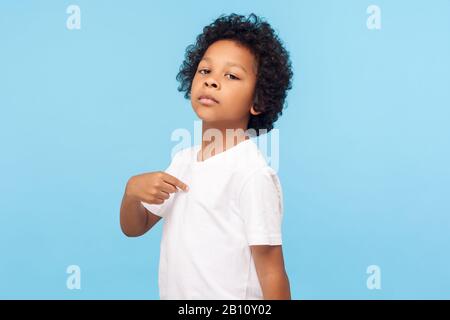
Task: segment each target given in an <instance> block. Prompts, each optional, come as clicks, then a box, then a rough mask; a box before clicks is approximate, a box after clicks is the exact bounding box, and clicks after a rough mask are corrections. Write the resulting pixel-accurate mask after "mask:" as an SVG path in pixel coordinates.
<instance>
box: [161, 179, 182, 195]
mask: <svg viewBox="0 0 450 320" xmlns="http://www.w3.org/2000/svg"><path fill="white" fill-rule="evenodd" d="M161 190H162V191H164V192H167V193H174V192H177V191H178V189H177V187H175V186H173V185H172V184H170V183H167V182H165V181H163V182H162V186H161Z"/></svg>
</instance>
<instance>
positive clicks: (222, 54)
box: [202, 40, 256, 69]
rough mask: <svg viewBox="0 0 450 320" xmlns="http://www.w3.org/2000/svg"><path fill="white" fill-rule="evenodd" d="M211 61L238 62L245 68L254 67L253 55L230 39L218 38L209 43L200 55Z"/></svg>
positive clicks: (203, 58)
mask: <svg viewBox="0 0 450 320" xmlns="http://www.w3.org/2000/svg"><path fill="white" fill-rule="evenodd" d="M202 60H205V61H206V62H211V63H224V64H240V65H242V66H243V67H244V68H246V69H251V68H254V67H255V65H256V64H255V57H254V55H253V54H252V53H251V51H250V50H249V49H248V48H246V47H245V46H243V45H240V44H238V43H236V42H235V41H231V40H219V41H216V42H214V43H213V44H211V45H210V46H209V47H208V49H207V50H206V52H205V54H204V55H203V57H202Z"/></svg>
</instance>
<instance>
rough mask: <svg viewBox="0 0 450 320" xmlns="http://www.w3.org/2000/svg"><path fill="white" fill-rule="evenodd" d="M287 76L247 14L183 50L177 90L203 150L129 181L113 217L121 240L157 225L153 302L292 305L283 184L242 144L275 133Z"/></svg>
mask: <svg viewBox="0 0 450 320" xmlns="http://www.w3.org/2000/svg"><path fill="white" fill-rule="evenodd" d="M291 78H292V71H291V64H290V61H289V55H288V53H287V51H286V50H285V49H284V47H283V45H282V44H281V41H280V40H279V38H278V37H277V36H276V35H275V33H274V31H273V29H272V28H271V27H270V25H269V24H268V23H267V22H264V21H262V20H261V19H260V18H259V17H257V16H255V15H254V14H251V15H249V16H248V17H245V16H240V15H236V14H231V15H229V16H221V17H219V18H218V19H217V20H215V21H214V22H213V23H212V24H211V25H209V26H206V27H205V28H204V29H203V33H202V34H200V35H199V36H198V37H197V41H196V44H195V45H191V46H189V47H188V48H187V51H186V58H185V61H184V62H183V64H182V66H181V68H180V71H179V73H178V75H177V80H178V81H179V82H180V87H179V88H178V90H179V91H181V92H185V97H186V98H187V99H190V100H191V104H192V107H193V109H194V111H195V113H196V114H197V116H198V117H199V118H200V119H202V142H201V145H198V146H193V147H190V148H185V149H183V150H180V151H178V152H177V153H176V154H175V155H174V157H173V159H172V161H171V163H170V165H169V167H168V168H167V169H166V170H165V172H150V173H144V174H141V175H137V176H134V177H131V178H130V179H129V181H128V183H127V186H126V189H125V194H124V197H123V200H122V205H121V210H120V221H121V228H122V230H123V232H124V233H125V234H126V235H127V236H133V237H134V236H140V235H142V234H144V233H146V232H147V231H148V230H150V229H151V228H152V227H153V226H154V225H155V224H156V223H157V222H158V221H159V220H160V219H161V218H163V222H164V225H163V235H162V240H161V253H160V254H161V256H160V265H159V289H160V297H161V299H290V298H291V296H290V288H289V281H288V277H287V275H286V271H285V267H284V260H283V254H282V247H281V244H282V241H281V221H282V215H283V200H282V191H281V185H280V182H279V179H278V177H277V174H276V172H275V171H274V170H273V169H272V168H271V167H269V166H268V164H267V163H266V161H265V159H264V157H263V156H262V154H261V153H260V152H259V150H258V148H257V146H256V144H255V143H254V142H253V141H252V139H250V138H249V136H250V135H252V134H251V133H249V132H256V135H259V130H261V129H265V130H267V131H270V130H271V129H272V128H273V123H274V122H275V121H276V120H277V118H278V116H279V115H281V114H282V109H283V105H284V101H285V98H286V94H287V90H289V89H290V88H291ZM253 135H255V134H253ZM235 139H236V140H237V141H236V142H235ZM179 189H180V190H179Z"/></svg>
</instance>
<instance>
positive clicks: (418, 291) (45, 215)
mask: <svg viewBox="0 0 450 320" xmlns="http://www.w3.org/2000/svg"><path fill="white" fill-rule="evenodd" d="M70 4H75V5H79V6H80V9H81V29H80V30H68V29H67V28H66V20H67V18H68V16H69V15H68V14H67V13H66V9H67V7H68V6H69V5H70ZM371 4H375V5H378V6H379V7H380V8H381V23H382V28H381V30H369V29H368V28H367V27H366V20H367V18H368V16H369V14H367V13H366V9H367V7H368V6H369V5H371ZM231 12H236V13H241V14H248V13H250V12H255V13H256V14H258V15H261V16H263V17H265V18H266V19H267V20H268V21H269V23H271V25H272V26H273V27H274V29H275V30H276V31H277V32H279V34H280V37H281V38H282V39H283V40H284V42H285V44H286V47H287V49H288V50H289V51H290V53H291V59H292V62H293V67H294V74H295V77H294V83H293V85H294V86H293V89H292V90H291V91H290V93H289V96H288V107H287V109H286V110H285V111H284V113H283V116H282V117H281V118H280V120H279V121H278V122H277V125H276V127H277V128H279V129H280V140H281V146H280V168H279V177H280V180H281V182H282V186H283V191H284V199H285V217H284V219H285V220H284V225H283V241H284V244H283V248H284V254H285V261H286V268H287V272H288V275H289V279H290V283H291V290H292V297H293V298H294V299H313V298H323V299H349V298H356V299H380V298H382V299H394V298H399V299H412V298H414V299H420V298H425V299H430V298H438V299H442V298H450V250H449V244H450V217H449V216H450V215H449V213H450V200H449V194H450V193H449V185H450V166H449V163H450V128H449V122H450V121H449V120H450V111H449V107H450V85H449V84H450V1H446V0H435V1H432V2H430V1H423V0H422V1H376V2H371V1H361V0H359V1H357V0H353V1H349V0H348V1H339V2H338V1H331V0H330V1H260V0H258V1H241V0H239V1H226V2H224V1H222V2H211V1H117V2H112V1H98V0H97V1H46V2H42V1H39V2H38V1H2V2H1V3H0V41H1V43H0V46H1V47H0V48H1V49H0V110H1V114H0V139H1V157H0V175H1V179H0V210H1V211H0V298H25V299H34V298H40V299H42V298H43V299H46V298H58V299H78V298H83V299H91V298H101V299H109V298H113V299H118V298H125V299H128V298H137V299H158V297H159V296H158V287H157V270H158V259H159V240H160V236H161V224H158V225H157V226H156V227H155V229H153V230H152V231H150V232H149V233H148V234H146V235H145V236H143V237H140V238H134V239H131V238H127V237H125V236H124V235H123V234H122V233H121V230H120V227H119V207H120V202H121V200H122V195H123V191H124V187H125V184H126V182H127V180H128V178H129V177H130V176H132V175H135V174H138V173H142V172H149V171H155V170H161V169H164V168H166V166H167V165H168V163H169V161H170V153H171V150H172V148H173V146H174V144H175V142H173V141H171V140H170V135H171V133H172V132H173V131H174V130H175V129H177V128H187V129H188V130H190V131H193V123H194V121H195V120H197V118H196V116H195V114H194V112H193V111H192V108H191V105H190V102H189V101H188V100H185V99H184V98H183V96H182V94H181V93H178V92H177V90H176V88H177V86H178V83H177V82H176V80H175V75H176V73H177V71H178V68H179V66H180V64H181V62H182V60H183V57H184V51H185V48H186V46H187V45H189V44H190V43H192V42H193V41H194V40H195V37H196V36H197V34H199V33H200V32H201V30H202V28H203V27H204V26H205V25H207V24H209V23H211V22H212V21H213V20H214V19H215V18H216V17H218V16H219V15H220V14H222V13H231ZM72 264H75V265H79V266H80V268H81V290H68V289H67V287H66V279H67V277H68V274H66V268H67V266H69V265H72ZM373 264H374V265H378V266H379V267H380V268H381V285H382V288H381V290H369V289H368V288H367V286H366V279H367V277H368V274H366V269H367V267H368V266H369V265H373Z"/></svg>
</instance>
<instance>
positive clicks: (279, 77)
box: [176, 13, 293, 135]
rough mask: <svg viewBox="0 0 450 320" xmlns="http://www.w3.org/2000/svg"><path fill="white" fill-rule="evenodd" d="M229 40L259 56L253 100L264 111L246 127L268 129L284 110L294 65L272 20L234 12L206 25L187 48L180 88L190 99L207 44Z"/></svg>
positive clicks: (257, 58)
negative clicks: (274, 28) (270, 21)
mask: <svg viewBox="0 0 450 320" xmlns="http://www.w3.org/2000/svg"><path fill="white" fill-rule="evenodd" d="M222 39H228V40H233V41H236V42H238V43H239V44H241V45H244V46H245V47H246V48H248V49H249V50H250V51H251V52H252V54H253V55H254V56H255V58H256V62H257V66H258V67H257V75H256V86H255V95H254V103H255V106H254V108H255V110H256V111H260V112H261V113H260V114H258V115H257V116H254V115H252V114H251V115H250V119H249V122H248V125H247V130H249V131H250V132H251V130H250V129H254V130H255V131H256V135H259V133H260V129H266V130H267V132H269V131H270V130H272V129H273V124H274V123H275V121H277V119H278V117H279V116H280V115H282V113H283V106H284V103H285V99H286V95H287V91H288V90H290V89H291V88H292V76H293V73H292V67H291V61H290V59H289V53H288V52H287V50H286V49H285V48H284V47H283V43H282V41H281V40H280V39H279V37H278V36H277V35H276V34H275V32H274V30H273V29H272V27H271V26H270V25H269V23H267V22H265V21H263V20H262V19H261V18H260V17H258V16H257V15H255V14H253V13H252V14H250V15H249V16H248V17H246V16H243V15H238V14H235V13H232V14H230V15H221V16H219V18H217V19H216V20H215V21H214V22H213V23H211V24H210V25H208V26H206V27H204V28H203V33H201V34H200V35H198V36H197V39H196V43H195V44H191V45H189V46H188V47H187V48H186V53H185V60H184V61H183V63H182V65H181V67H180V70H179V72H178V74H177V76H176V79H177V80H178V81H179V82H180V85H179V87H178V91H180V92H184V93H185V94H184V97H185V98H186V99H190V95H191V88H192V80H193V79H194V76H195V73H196V71H197V68H198V64H199V63H200V60H201V59H202V57H203V55H204V53H205V52H206V50H207V49H208V47H209V46H210V45H211V44H213V43H214V42H215V41H218V40H222Z"/></svg>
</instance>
